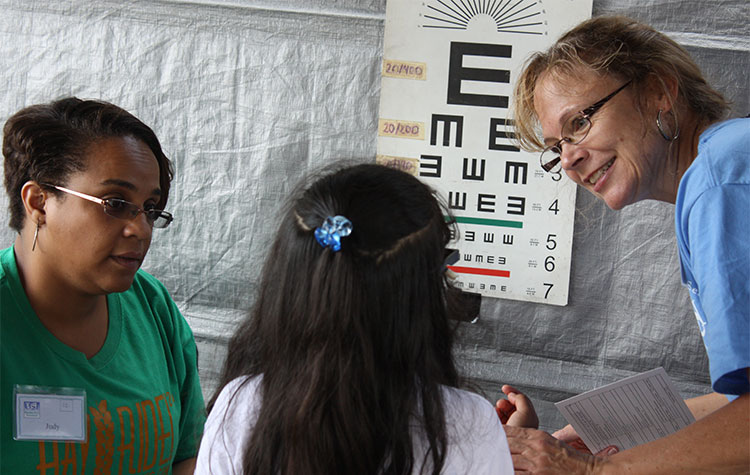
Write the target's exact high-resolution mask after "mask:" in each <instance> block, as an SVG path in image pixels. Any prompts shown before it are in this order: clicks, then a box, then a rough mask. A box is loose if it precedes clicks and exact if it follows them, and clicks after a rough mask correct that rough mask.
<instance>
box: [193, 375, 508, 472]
mask: <svg viewBox="0 0 750 475" xmlns="http://www.w3.org/2000/svg"><path fill="white" fill-rule="evenodd" d="M246 379H247V376H243V377H240V378H237V379H235V380H234V381H231V382H230V383H229V384H227V385H226V386H225V387H224V389H223V390H222V391H221V393H220V394H219V397H218V398H217V400H216V403H215V404H214V407H213V409H212V410H211V414H209V416H208V420H207V421H206V426H205V429H204V433H203V440H202V441H201V445H200V450H199V451H198V463H197V467H196V469H195V473H196V474H216V475H218V474H241V473H242V458H243V456H244V449H245V445H246V444H247V441H248V439H249V438H250V435H251V429H252V427H253V426H254V425H255V422H256V420H257V417H258V409H259V408H260V401H261V397H260V392H259V391H260V388H259V385H260V381H261V377H260V376H256V377H254V378H252V379H251V380H250V381H248V383H247V384H245V385H244V386H242V387H241V388H239V386H240V385H241V384H242V383H243V382H244V381H245V380H246ZM238 388H239V390H238ZM442 389H443V398H444V399H443V401H444V403H445V410H446V429H447V435H448V451H447V454H446V457H445V464H444V465H443V471H442V473H444V474H450V475H453V474H472V475H481V474H512V473H513V462H512V461H511V457H510V449H508V441H507V439H506V438H505V431H504V430H503V427H502V424H501V423H500V420H499V419H498V417H497V413H496V412H495V408H494V407H492V405H491V404H490V403H489V402H488V401H487V400H485V399H484V398H482V397H480V396H478V395H476V394H473V393H470V392H467V391H463V390H460V389H454V388H448V387H443V388H442ZM414 429H415V430H414V435H413V436H412V438H413V440H414V460H415V461H421V460H423V459H424V454H425V452H426V448H427V443H426V440H425V438H424V437H423V436H422V434H421V430H420V428H419V427H415V428H414ZM427 463H428V464H431V459H428V462H427ZM421 469H422V467H415V468H414V472H413V473H415V474H416V473H429V472H430V470H431V467H429V466H428V467H424V470H421Z"/></svg>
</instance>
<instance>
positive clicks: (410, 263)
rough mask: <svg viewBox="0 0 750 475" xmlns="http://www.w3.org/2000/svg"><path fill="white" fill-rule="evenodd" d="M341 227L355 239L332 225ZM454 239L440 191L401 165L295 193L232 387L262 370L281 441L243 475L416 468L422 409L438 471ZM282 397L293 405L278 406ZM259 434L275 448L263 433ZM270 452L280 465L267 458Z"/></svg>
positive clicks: (242, 337)
mask: <svg viewBox="0 0 750 475" xmlns="http://www.w3.org/2000/svg"><path fill="white" fill-rule="evenodd" d="M326 222H327V224H326ZM342 222H344V223H348V224H346V225H345V227H346V228H348V227H350V228H351V232H350V233H347V232H346V231H343V232H339V233H337V232H336V230H335V229H332V228H335V227H336V224H339V225H340V223H342ZM316 230H317V233H316ZM316 234H317V236H316ZM449 238H450V229H449V227H448V225H447V224H446V220H445V216H444V212H443V209H442V208H441V206H440V205H439V203H438V201H437V200H436V198H435V196H434V193H433V191H432V190H431V189H430V188H429V187H428V186H426V185H425V184H423V183H422V182H420V181H419V180H418V179H417V178H415V177H413V176H411V175H408V174H406V173H404V172H401V171H398V170H394V169H390V168H387V167H383V166H379V165H357V166H352V167H347V168H344V169H340V170H338V171H335V172H332V173H329V174H327V175H325V176H323V177H322V178H319V179H317V180H315V181H314V183H312V184H311V185H310V186H308V187H306V188H303V189H302V190H300V191H299V192H297V193H296V194H295V196H294V197H293V199H292V200H291V202H290V205H289V206H288V207H287V210H286V211H285V213H284V214H283V217H282V220H281V223H280V225H279V229H278V233H277V236H276V238H275V241H274V243H273V246H272V249H271V251H270V253H269V255H268V257H267V261H266V264H265V267H264V273H263V277H262V280H263V281H262V284H261V289H260V295H259V297H258V301H257V302H256V305H255V308H254V310H253V313H252V316H251V317H250V319H248V321H247V322H246V323H245V324H244V325H243V326H242V328H240V330H239V331H238V333H237V334H236V335H235V337H234V338H233V340H232V342H231V343H230V348H229V355H230V357H229V359H228V363H227V367H226V371H225V377H224V383H226V382H228V381H229V380H231V379H232V378H233V377H237V376H239V375H242V374H250V375H259V374H262V375H263V384H262V391H263V396H264V399H263V401H264V402H263V407H262V408H261V411H260V415H259V419H258V426H261V427H262V431H263V433H264V434H265V436H264V437H266V438H267V437H268V436H272V437H273V438H275V441H274V442H273V443H274V444H275V446H274V447H272V446H271V445H270V443H269V445H268V450H265V449H263V448H261V447H259V446H257V445H256V446H255V447H250V446H249V447H248V454H250V453H252V454H253V456H252V457H251V458H252V459H253V460H254V462H251V463H250V465H247V464H248V463H249V462H248V460H246V468H248V469H250V468H252V467H254V469H253V470H254V471H256V473H257V472H259V471H262V470H258V469H263V470H265V469H271V468H272V469H281V471H282V472H283V471H285V470H284V468H286V469H290V468H295V467H296V468H297V469H302V471H304V472H305V473H321V472H325V470H327V467H328V468H330V467H334V466H337V467H338V468H339V470H336V471H337V472H342V473H344V472H345V473H350V472H356V471H362V470H365V472H369V471H371V470H374V469H375V468H377V467H378V466H379V467H381V468H383V467H384V464H385V463H386V461H387V463H389V464H391V465H390V467H391V468H398V470H397V472H398V473H400V470H401V469H408V470H411V466H412V463H416V464H417V466H421V463H422V462H423V461H422V460H419V461H413V460H412V452H411V439H410V435H409V421H410V420H411V418H412V417H413V416H414V415H415V414H418V415H420V416H421V417H420V419H422V420H423V421H424V422H425V423H426V424H427V425H428V426H429V427H427V429H426V432H427V437H428V440H429V443H430V446H433V448H434V450H433V451H432V452H431V453H430V454H429V457H430V459H432V464H433V465H434V466H440V465H441V464H442V462H441V460H442V459H443V457H444V449H445V433H444V420H443V415H444V411H443V405H442V402H441V398H440V391H439V385H441V384H442V385H448V386H455V385H457V379H458V377H457V374H456V370H455V366H454V363H453V359H452V355H451V347H452V331H451V326H450V324H449V320H448V310H447V306H446V302H447V300H448V298H449V296H448V292H447V290H448V288H447V285H446V281H445V278H444V266H443V258H444V252H445V245H446V244H447V242H448V240H449ZM327 239H328V240H327ZM339 243H340V247H339V246H338V244H339ZM280 397H281V398H284V399H286V400H287V401H288V404H291V405H292V407H291V408H289V409H288V410H285V408H284V406H283V404H279V403H278V401H277V402H274V401H272V398H280ZM417 408H419V410H417ZM419 411H422V412H419ZM256 436H257V437H256ZM253 439H257V440H254V442H252V443H251V445H253V444H264V442H263V441H262V440H260V436H258V432H255V433H254V437H253ZM264 450H265V452H268V451H270V452H273V454H265V455H268V456H269V457H271V458H268V459H266V461H268V460H275V464H273V463H256V462H259V460H262V459H264V458H265V455H264ZM246 455H247V454H246ZM290 461H293V462H290ZM341 464H344V465H341ZM368 467H369V468H368Z"/></svg>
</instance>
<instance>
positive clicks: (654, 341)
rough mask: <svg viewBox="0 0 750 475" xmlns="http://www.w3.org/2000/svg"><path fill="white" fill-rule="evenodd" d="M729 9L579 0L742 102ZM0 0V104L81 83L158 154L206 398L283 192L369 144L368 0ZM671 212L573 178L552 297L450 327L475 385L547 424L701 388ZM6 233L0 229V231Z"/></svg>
mask: <svg viewBox="0 0 750 475" xmlns="http://www.w3.org/2000/svg"><path fill="white" fill-rule="evenodd" d="M414 1H418V0H414ZM549 1H563V0H549ZM748 8H749V7H748V3H747V0H726V1H715V2H714V1H711V2H708V1H701V0H632V1H630V2H621V1H616V0H594V15H600V14H609V13H621V14H626V15H629V16H632V17H635V18H638V19H641V20H644V21H646V22H648V23H650V24H652V25H653V26H654V27H655V28H657V29H659V30H661V31H664V32H666V33H667V34H669V35H670V36H672V37H673V38H674V39H675V40H677V41H678V42H680V43H681V44H683V45H684V46H686V47H687V49H688V50H689V51H690V52H691V53H692V54H693V55H694V57H695V58H696V60H697V61H698V63H699V64H700V65H701V66H702V68H703V69H704V71H705V72H706V74H707V76H708V78H709V80H710V81H712V82H713V83H714V84H716V85H717V86H718V88H719V89H720V90H722V91H723V92H724V93H725V94H726V95H727V96H728V97H729V98H730V99H732V100H733V101H734V103H735V106H734V112H733V115H735V116H736V115H746V114H748V113H750V97H749V96H750V87H749V85H748V81H749V80H748V72H749V71H750V13H749V12H748ZM0 12H2V14H1V15H0V58H2V71H0V84H2V86H0V120H2V121H3V122H4V121H5V120H6V119H7V118H8V116H10V115H11V114H12V113H13V112H15V111H16V110H18V109H20V108H21V107H23V106H26V105H30V104H34V103H39V102H48V101H50V100H52V99H55V98H59V97H62V96H67V95H76V96H79V97H83V98H101V99H104V100H108V101H111V102H114V103H115V104H118V105H120V106H122V107H124V108H125V109H128V110H129V111H131V112H133V113H134V114H135V115H136V116H138V117H139V118H141V119H142V120H143V121H144V122H146V123H147V124H149V125H150V126H152V127H153V129H154V130H155V131H156V133H157V135H158V136H159V138H160V139H161V142H162V145H163V147H164V149H165V151H166V152H167V155H168V156H170V157H171V158H172V160H173V161H174V164H175V168H176V170H177V176H176V179H175V181H174V183H173V193H172V196H171V197H170V204H169V210H170V211H172V212H173V213H174V215H175V217H176V220H175V222H174V224H173V225H172V226H171V227H170V228H168V229H166V230H163V231H161V230H160V231H157V232H155V234H154V241H153V244H152V247H151V252H150V254H149V256H148V258H147V260H146V263H145V264H144V268H145V269H146V270H148V271H149V272H151V273H152V274H154V275H155V276H156V277H158V278H159V279H160V280H161V281H162V282H164V284H165V285H166V286H167V288H168V289H169V290H170V291H171V293H172V295H173V297H174V299H175V301H176V302H177V305H178V306H179V308H180V309H181V310H182V312H183V313H184V315H185V317H186V318H187V320H188V322H189V323H190V325H191V326H192V328H193V330H194V332H195V336H196V340H197V341H198V346H199V350H200V374H201V378H202V382H203V387H204V392H205V394H206V395H207V396H208V395H209V394H210V393H211V392H212V391H213V389H214V388H215V385H216V376H217V372H218V371H219V369H220V366H221V364H222V361H223V358H224V355H225V353H224V350H223V347H224V344H225V342H226V338H227V337H228V335H229V334H230V333H231V332H232V330H233V327H234V324H235V322H236V321H237V320H238V319H239V318H241V317H242V316H243V315H244V314H245V313H246V312H247V310H248V309H249V307H250V306H251V305H252V303H253V300H254V292H255V290H256V285H257V283H258V277H259V269H260V266H261V264H262V262H263V259H264V253H265V250H266V247H267V246H268V244H269V240H270V239H271V234H272V232H273V230H274V228H275V222H274V216H275V213H276V211H277V209H278V207H279V204H280V202H281V200H282V199H283V198H284V197H285V196H286V194H287V191H288V190H289V189H290V187H292V186H293V184H294V183H295V182H296V181H297V180H298V178H300V177H301V176H302V174H303V173H305V172H306V171H307V170H309V169H312V168H315V167H318V166H320V165H323V164H325V163H327V162H329V161H332V160H334V159H354V160H357V161H370V160H374V154H375V144H376V129H377V111H378V101H379V87H380V61H381V52H382V39H383V25H384V18H385V1H384V0H268V1H255V0H235V1H231V2H230V1H224V0H214V1H208V0H206V1H177V0H173V1H170V0H163V1H143V0H141V1H131V2H120V1H114V0H113V1H94V2H92V1H88V0H86V1H84V0H68V1H59V0H32V1H30V0H0ZM0 207H2V209H4V210H5V209H7V198H6V197H5V195H4V194H3V196H2V198H0ZM672 212H673V207H672V206H671V205H666V204H661V203H655V202H646V203H641V204H638V205H635V206H632V207H630V208H628V209H626V210H624V211H621V212H619V213H617V212H612V211H610V210H608V209H607V208H606V207H605V206H604V205H603V204H601V203H598V202H596V201H594V200H593V199H592V198H591V197H589V196H588V195H587V194H584V193H581V192H580V191H579V194H578V213H577V215H576V223H575V238H574V243H573V246H574V249H573V264H572V273H571V281H572V282H571V290H570V304H569V305H568V306H567V307H555V306H546V305H538V304H530V303H522V302H513V301H508V300H495V299H484V300H483V303H482V310H481V318H480V320H479V321H478V322H477V323H475V324H461V327H460V338H459V341H458V348H457V350H458V357H459V361H460V364H461V367H462V369H463V372H464V374H465V375H467V376H469V377H470V378H471V379H472V380H473V382H474V383H477V384H478V386H479V387H480V388H481V389H482V390H483V391H484V393H485V396H487V397H488V399H490V400H491V401H494V400H495V399H496V397H497V396H498V394H499V388H500V385H501V383H511V384H514V385H517V386H518V387H519V388H521V389H523V390H526V391H527V392H528V394H529V395H531V396H532V397H533V398H534V399H535V401H536V405H537V409H538V410H539V412H540V414H541V419H542V426H543V427H544V428H548V429H552V428H556V427H559V426H561V425H562V417H561V416H560V415H559V414H558V413H557V410H556V409H555V408H554V406H552V402H554V401H557V400H560V399H563V398H565V397H568V396H570V395H573V394H577V393H579V392H582V391H585V390H588V389H592V388H594V387H596V386H599V385H602V384H605V383H608V382H612V381H614V380H616V379H619V378H621V377H624V376H628V375H631V374H633V373H634V372H639V371H643V370H647V369H651V368H654V367H657V366H664V367H665V369H666V370H667V373H668V374H669V375H670V376H671V377H672V378H673V380H674V381H675V382H676V384H677V386H678V388H679V390H680V391H681V392H682V394H683V396H685V397H689V396H694V395H697V394H701V393H704V392H707V391H708V389H709V388H708V381H709V380H708V364H707V360H706V356H705V351H704V349H703V345H702V342H701V339H700V335H699V333H698V329H697V325H696V323H695V319H694V317H693V313H692V309H691V305H690V303H689V298H688V295H687V292H686V290H685V289H683V288H682V287H681V286H680V282H679V263H678V258H677V252H676V246H675V242H674V230H673V226H674V224H673V218H672ZM2 216H3V218H4V219H3V221H5V222H6V223H7V211H4V212H3V215H2ZM13 239H14V235H13V233H12V232H11V231H10V229H9V228H7V227H2V229H0V245H1V246H2V247H5V246H7V245H10V244H11V243H12V241H13Z"/></svg>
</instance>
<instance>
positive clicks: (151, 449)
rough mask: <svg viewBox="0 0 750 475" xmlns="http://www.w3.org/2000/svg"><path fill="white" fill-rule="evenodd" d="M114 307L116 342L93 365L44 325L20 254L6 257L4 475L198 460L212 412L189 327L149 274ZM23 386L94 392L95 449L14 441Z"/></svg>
mask: <svg viewBox="0 0 750 475" xmlns="http://www.w3.org/2000/svg"><path fill="white" fill-rule="evenodd" d="M107 305H108V310H109V328H108V330H107V338H106V340H105V342H104V345H103V346H102V348H101V349H100V350H99V352H98V353H97V354H96V355H94V356H93V357H92V358H91V359H86V357H85V356H84V354H83V353H81V352H79V351H76V350H74V349H72V348H70V347H69V346H67V345H65V344H64V343H62V342H61V341H59V340H58V339H57V338H55V337H54V336H53V335H52V334H51V333H50V332H49V331H48V330H47V329H46V328H45V327H44V326H43V325H42V323H41V322H40V321H39V318H38V317H37V316H36V313H34V310H33V309H32V308H31V304H30V303H29V300H28V298H27V297H26V293H25V292H24V289H23V286H22V285H21V281H20V278H19V275H18V268H17V266H16V259H15V254H14V252H13V248H12V247H11V248H8V249H4V250H2V251H0V312H2V313H1V314H0V367H1V371H0V411H1V412H2V414H0V424H1V426H0V431H2V436H1V437H0V473H3V474H6V473H7V474H35V473H38V474H93V473H113V474H115V473H148V474H154V475H156V474H162V473H171V468H172V464H173V463H174V462H175V461H180V460H184V459H187V458H190V457H194V456H195V455H196V453H197V450H198V443H199V441H200V437H201V434H202V432H203V423H204V421H205V410H204V403H203V396H202V393H201V389H200V385H199V381H198V368H197V351H196V347H195V340H194V339H193V333H192V331H191V330H190V327H189V326H188V324H187V322H186V321H185V319H184V318H183V317H182V315H181V314H180V312H179V310H178V309H177V306H176V305H175V304H174V302H173V301H172V299H171V298H170V297H169V294H168V292H167V291H166V289H165V288H164V286H163V285H162V284H161V283H160V282H159V281H158V280H156V279H155V278H154V277H152V276H151V275H149V274H147V273H146V272H144V271H140V270H139V271H138V273H137V274H136V276H135V279H134V281H133V285H132V286H131V287H130V289H128V290H127V291H125V292H122V293H116V294H109V295H108V296H107ZM16 384H22V385H34V386H51V387H72V388H83V389H85V391H86V398H87V401H86V405H87V411H86V419H87V421H86V424H87V433H88V440H87V442H86V443H76V442H39V441H16V440H14V439H13V417H14V412H15V404H14V401H13V387H14V385H16Z"/></svg>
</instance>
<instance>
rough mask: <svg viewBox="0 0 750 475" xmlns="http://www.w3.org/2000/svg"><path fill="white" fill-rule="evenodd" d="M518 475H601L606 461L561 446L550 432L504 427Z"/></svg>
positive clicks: (565, 445)
mask: <svg viewBox="0 0 750 475" xmlns="http://www.w3.org/2000/svg"><path fill="white" fill-rule="evenodd" d="M504 429H505V435H506V436H507V437H508V446H509V447H510V455H511V457H512V458H513V469H514V471H515V473H525V472H529V473H536V474H543V475H554V474H560V475H568V474H571V473H575V474H592V473H601V469H602V468H603V466H604V465H605V464H606V463H607V459H606V458H599V457H594V456H593V455H590V454H586V453H583V452H581V451H579V450H576V449H574V448H573V447H571V446H569V445H568V444H565V443H563V442H560V441H559V440H557V439H555V438H554V437H552V436H551V435H549V434H547V433H546V432H543V431H540V430H534V429H526V428H522V427H512V426H509V425H506V426H504Z"/></svg>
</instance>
